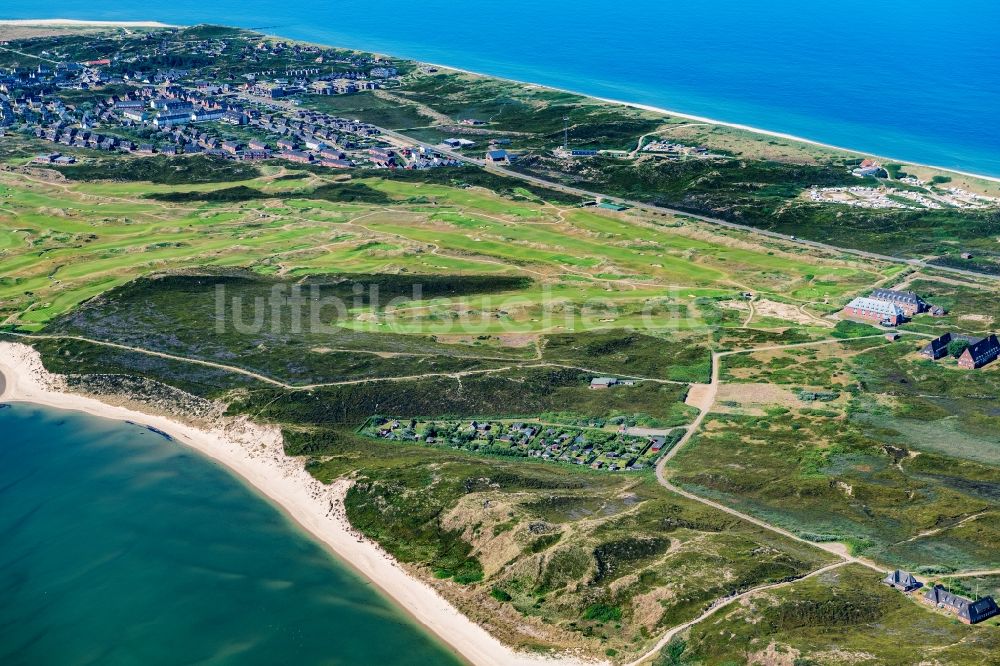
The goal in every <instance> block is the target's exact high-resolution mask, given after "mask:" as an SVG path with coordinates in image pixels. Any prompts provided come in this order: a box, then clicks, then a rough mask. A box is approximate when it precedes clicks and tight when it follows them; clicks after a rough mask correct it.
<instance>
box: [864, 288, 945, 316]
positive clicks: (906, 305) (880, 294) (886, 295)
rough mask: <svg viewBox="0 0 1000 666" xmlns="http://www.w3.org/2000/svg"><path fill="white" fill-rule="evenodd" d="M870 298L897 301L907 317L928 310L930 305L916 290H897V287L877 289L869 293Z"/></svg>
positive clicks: (890, 301)
mask: <svg viewBox="0 0 1000 666" xmlns="http://www.w3.org/2000/svg"><path fill="white" fill-rule="evenodd" d="M868 298H874V299H875V300H878V301H888V302H889V303H895V304H896V305H898V306H899V307H900V308H901V309H902V310H903V312H905V313H906V316H907V317H912V316H913V315H915V314H919V313H921V312H926V311H927V310H928V308H929V307H930V306H928V305H927V303H926V302H925V301H924V299H922V298H920V297H919V296H917V294H916V292H913V291H896V290H895V289H875V290H874V291H872V293H871V294H869V296H868Z"/></svg>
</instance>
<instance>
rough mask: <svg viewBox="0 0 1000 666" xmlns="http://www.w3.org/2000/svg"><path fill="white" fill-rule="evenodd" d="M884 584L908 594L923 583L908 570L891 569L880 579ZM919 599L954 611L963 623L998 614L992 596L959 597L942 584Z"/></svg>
mask: <svg viewBox="0 0 1000 666" xmlns="http://www.w3.org/2000/svg"><path fill="white" fill-rule="evenodd" d="M882 583H883V584H884V585H888V586H889V587H892V588H895V589H897V590H899V591H900V592H905V593H906V594H909V593H911V592H915V591H917V590H918V589H920V588H921V587H923V584H922V583H920V582H919V581H918V580H917V579H916V578H914V577H913V574H911V573H909V572H908V571H900V570H899V569H897V570H896V571H891V572H889V574H888V575H887V576H886V577H885V578H883V579H882ZM920 600H921V601H922V602H924V603H925V604H927V605H928V606H934V607H935V608H941V609H944V610H947V611H949V612H951V613H954V615H955V617H956V618H958V620H959V621H960V622H964V623H965V624H976V623H978V622H982V621H983V620H988V619H989V618H991V617H995V616H997V615H1000V607H997V603H996V601H995V600H994V599H993V597H989V596H986V597H980V598H979V599H976V600H975V601H973V600H972V599H966V598H965V597H960V596H959V595H957V594H953V593H951V592H949V591H948V590H946V589H945V588H944V586H942V585H934V586H933V587H931V588H930V589H928V590H927V591H926V592H924V593H923V594H922V595H921V596H920Z"/></svg>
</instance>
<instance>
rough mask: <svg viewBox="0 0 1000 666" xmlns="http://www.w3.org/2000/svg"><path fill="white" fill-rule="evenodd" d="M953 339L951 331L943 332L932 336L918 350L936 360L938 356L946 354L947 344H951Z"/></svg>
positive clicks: (942, 356)
mask: <svg viewBox="0 0 1000 666" xmlns="http://www.w3.org/2000/svg"><path fill="white" fill-rule="evenodd" d="M954 339H955V336H953V335H952V334H951V333H945V334H944V335H942V336H940V337H937V338H934V339H933V340H931V341H930V342H928V343H927V344H926V345H924V348H923V349H921V350H920V353H921V354H922V355H924V356H926V357H927V358H929V359H932V360H935V361H936V360H938V359H939V358H944V357H945V356H947V355H948V345H950V344H951V342H952V340H954Z"/></svg>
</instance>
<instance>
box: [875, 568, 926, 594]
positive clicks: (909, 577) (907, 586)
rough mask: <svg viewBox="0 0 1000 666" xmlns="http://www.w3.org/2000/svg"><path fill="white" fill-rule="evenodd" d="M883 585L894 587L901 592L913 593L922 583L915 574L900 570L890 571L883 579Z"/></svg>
mask: <svg viewBox="0 0 1000 666" xmlns="http://www.w3.org/2000/svg"><path fill="white" fill-rule="evenodd" d="M882 583H883V584H885V585H888V586H889V587H894V588H896V589H897V590H899V591H901V592H911V591H913V590H915V589H917V588H918V587H920V583H919V582H918V581H917V579H916V578H914V577H913V574H911V573H910V572H909V571H900V570H899V569H896V570H895V571H890V572H889V574H888V575H887V576H886V577H885V578H883V579H882Z"/></svg>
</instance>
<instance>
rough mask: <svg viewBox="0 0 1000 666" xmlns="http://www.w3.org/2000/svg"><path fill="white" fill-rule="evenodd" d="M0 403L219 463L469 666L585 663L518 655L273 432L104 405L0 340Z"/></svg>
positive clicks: (239, 422) (341, 488)
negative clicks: (120, 426)
mask: <svg viewBox="0 0 1000 666" xmlns="http://www.w3.org/2000/svg"><path fill="white" fill-rule="evenodd" d="M0 401H3V402H30V403H35V404H38V405H44V406H48V407H55V408H58V409H70V410H74V411H79V412H85V413H87V414H92V415H94V416H100V417H104V418H109V419H116V420H120V421H132V422H135V423H138V424H141V425H146V426H152V427H154V428H156V429H158V430H161V431H163V432H165V433H167V434H169V435H170V436H171V437H172V438H174V439H175V440H176V441H178V442H180V443H182V444H185V445H187V446H190V447H191V448H193V449H196V450H197V451H199V452H201V453H202V454H204V455H206V456H208V457H209V458H212V459H213V460H216V461H218V462H219V463H221V464H222V465H224V466H225V467H227V468H228V469H229V470H231V471H232V472H234V473H235V474H236V475H238V476H239V477H241V478H242V479H244V480H245V481H246V482H247V483H248V484H249V485H250V486H252V487H253V488H255V489H256V490H257V491H259V492H260V493H261V494H262V495H264V496H265V497H267V498H268V499H269V500H271V501H272V502H274V503H275V504H277V505H278V506H279V507H280V508H282V509H283V510H284V511H285V512H286V513H287V515H288V516H290V517H291V518H293V519H294V520H295V521H296V522H297V523H298V524H299V525H301V526H302V527H303V528H305V529H306V530H307V531H308V532H309V533H311V534H312V535H313V536H314V537H315V538H316V539H318V540H319V541H320V542H321V543H323V544H325V545H326V546H327V547H329V549H330V550H331V551H332V552H333V553H334V554H335V555H336V556H337V557H338V558H339V559H340V560H342V561H343V562H345V563H347V564H348V565H350V566H352V567H353V568H354V569H355V570H356V571H357V572H358V573H360V574H361V575H363V576H364V577H365V578H367V579H369V580H370V581H372V582H373V583H374V584H375V585H377V586H378V587H379V588H380V589H381V590H382V591H383V592H384V593H385V594H386V596H388V597H389V598H390V599H392V600H393V601H395V602H396V603H397V604H398V605H399V606H400V607H401V608H403V609H404V610H406V611H407V612H408V613H410V615H412V616H413V617H414V618H415V619H416V620H417V621H419V622H420V623H421V624H422V625H423V626H424V627H426V628H427V629H428V630H430V631H431V632H433V633H434V634H436V635H437V636H438V637H439V638H440V639H441V640H442V641H443V642H444V643H446V644H448V645H449V646H451V648H452V649H453V650H454V651H455V652H456V653H457V654H458V655H460V656H461V657H463V658H464V659H465V660H467V661H468V662H470V663H473V664H477V665H483V666H546V665H547V666H583V665H584V664H590V665H591V666H593V662H588V661H586V660H583V659H578V658H573V657H566V658H547V657H543V656H537V655H530V654H526V653H521V652H516V651H514V650H512V649H511V648H508V647H506V646H504V645H503V644H502V643H500V641H498V640H497V639H496V638H494V637H493V636H491V635H490V634H489V633H488V632H487V631H486V630H485V629H483V628H482V627H480V626H479V625H477V624H475V623H474V622H472V621H471V620H469V619H468V618H467V617H466V616H464V615H462V614H461V613H460V612H459V611H457V610H456V609H455V608H454V607H453V606H452V605H451V604H449V603H448V602H447V601H446V600H445V599H444V598H443V597H442V596H441V595H439V594H438V593H437V592H436V591H435V590H434V589H433V588H431V587H430V586H429V585H427V584H425V583H423V582H422V581H420V580H418V579H416V578H414V577H413V576H410V575H409V574H408V573H407V572H406V571H405V570H404V569H403V568H402V567H401V566H399V564H397V563H396V561H395V560H394V559H393V558H392V557H391V556H389V555H388V554H387V553H385V551H383V550H382V549H381V548H380V547H379V546H378V545H377V544H375V543H374V542H371V541H369V540H368V539H365V538H363V537H362V536H361V535H360V534H359V533H358V532H356V531H355V530H354V529H353V528H351V526H350V524H349V522H348V521H347V518H346V516H345V513H344V503H343V499H344V496H345V494H346V493H347V490H348V488H349V487H350V485H351V481H350V480H348V479H344V480H341V481H338V482H336V483H334V484H332V485H330V486H327V485H324V484H322V483H320V482H319V481H317V480H316V479H314V478H313V477H312V476H310V475H309V473H308V472H306V470H305V468H304V465H303V463H302V461H301V460H298V459H295V458H290V457H288V456H286V455H285V453H284V450H283V449H282V441H281V433H280V431H279V430H278V429H277V428H274V427H270V426H262V425H258V424H254V423H252V422H250V421H249V420H247V419H245V418H236V419H227V420H226V421H225V422H223V423H219V424H218V425H217V426H216V427H214V428H212V429H211V430H202V429H199V428H195V427H192V426H190V425H186V424H183V423H180V422H178V421H175V420H173V419H170V418H166V417H163V416H155V415H151V414H145V413H142V412H139V411H135V410H132V409H128V408H125V407H120V406H114V405H109V404H106V403H104V402H102V401H100V400H96V399H94V398H91V397H86V396H81V395H76V394H72V393H69V392H67V391H66V388H65V380H64V378H62V377H61V376H59V375H52V374H50V373H48V372H47V371H46V370H45V368H44V367H43V365H42V362H41V359H40V357H39V355H38V353H37V352H36V351H35V350H34V349H32V348H31V347H29V346H27V345H23V344H20V343H13V342H0Z"/></svg>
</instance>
